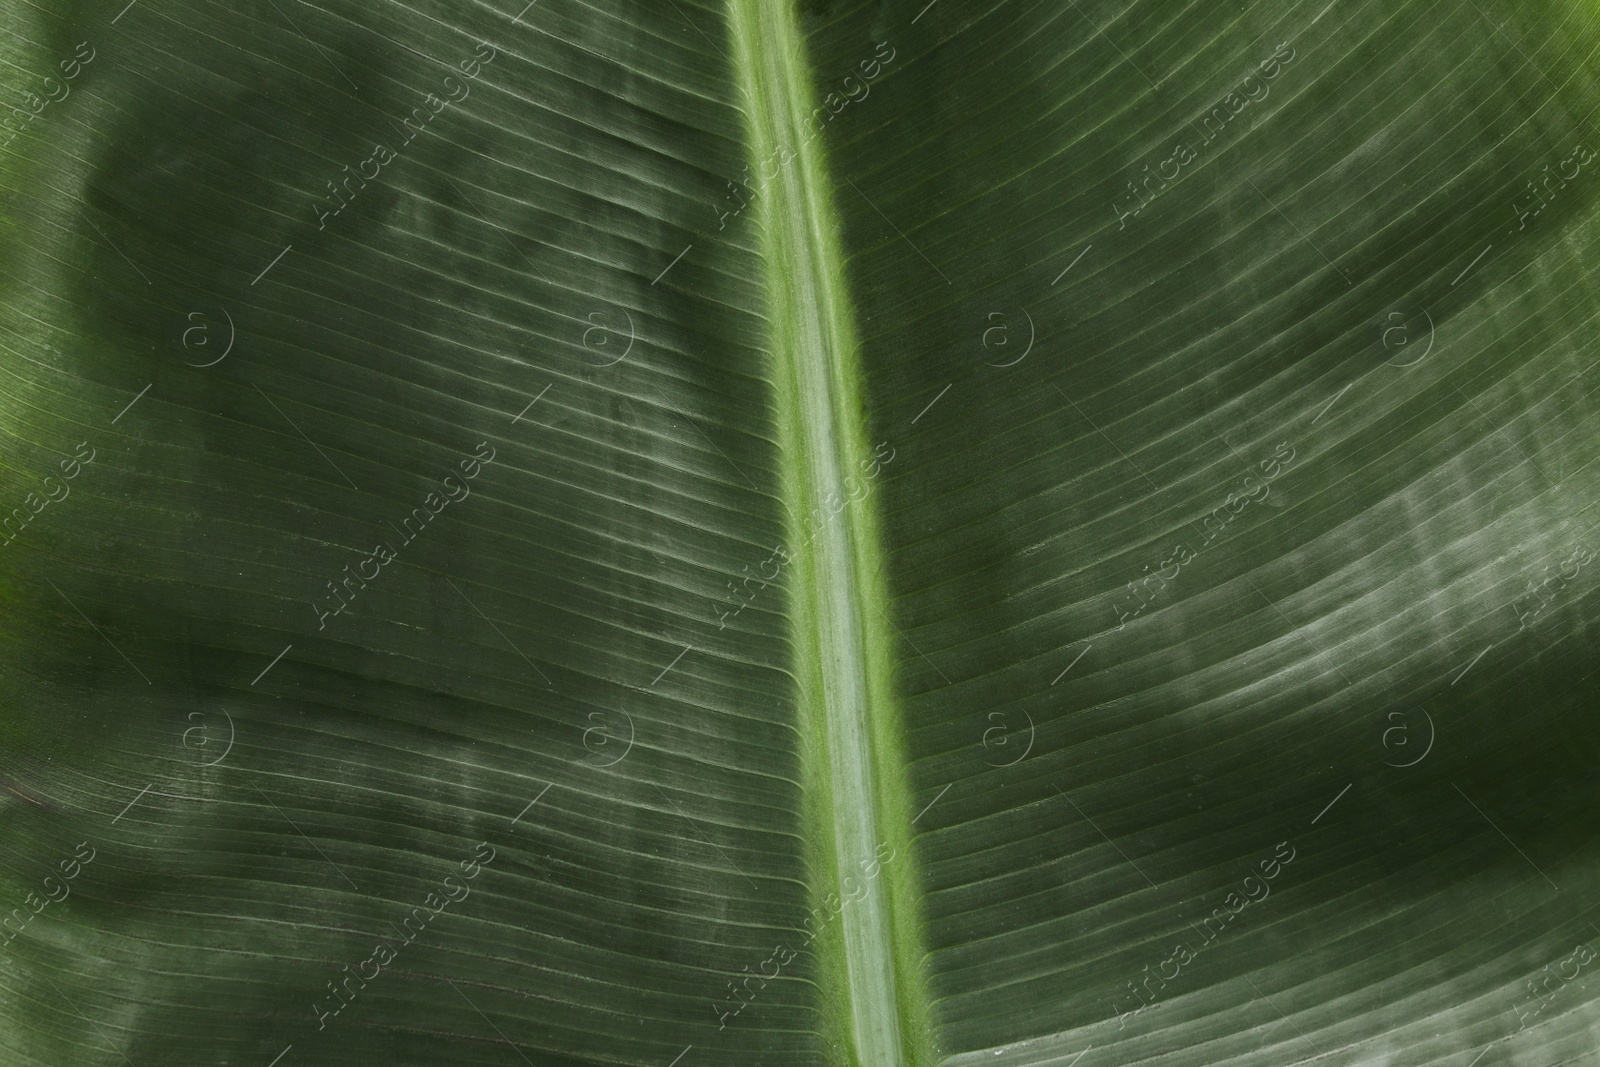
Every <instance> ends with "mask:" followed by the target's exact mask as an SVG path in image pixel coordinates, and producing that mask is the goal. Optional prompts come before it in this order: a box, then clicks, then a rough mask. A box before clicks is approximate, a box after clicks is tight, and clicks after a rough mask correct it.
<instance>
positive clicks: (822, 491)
mask: <svg viewBox="0 0 1600 1067" xmlns="http://www.w3.org/2000/svg"><path fill="white" fill-rule="evenodd" d="M730 21H731V28H732V38H733V44H734V49H735V53H734V64H735V68H736V71H737V76H738V78H739V80H740V83H741V87H742V89H743V91H744V94H745V97H746V111H747V115H748V125H749V133H750V141H751V155H752V157H753V159H752V165H751V170H752V171H753V172H754V173H756V174H757V175H759V177H760V178H761V179H765V178H766V177H767V175H768V174H770V173H771V172H772V170H773V169H774V168H776V169H777V171H778V173H777V176H776V177H775V178H773V179H772V180H770V181H766V182H765V184H764V185H763V186H761V187H760V189H759V196H760V200H759V202H758V205H757V206H758V211H757V218H758V220H759V224H760V225H761V227H762V230H763V232H762V241H761V249H762V253H763V256H764V259H765V265H766V275H767V290H768V315H769V318H770V322H771V329H772V335H771V347H772V352H773V357H774V371H775V375H774V377H775V379H776V386H777V388H776V392H777V408H778V410H777V415H778V420H779V423H780V426H781V434H782V437H781V440H782V445H783V453H784V468H785V470H784V483H785V484H784V491H785V495H786V498H787V499H788V501H789V503H790V505H791V508H792V514H791V521H790V531H791V543H792V544H794V545H797V546H804V547H802V548H800V550H799V558H798V560H797V562H796V565H795V567H794V570H793V571H792V572H791V573H792V582H791V589H792V603H791V610H792V615H793V619H794V646H795V662H796V673H797V681H798V688H799V698H800V709H801V714H802V716H803V720H802V721H803V722H804V723H805V725H806V728H807V729H806V734H807V736H808V737H809V738H810V739H811V749H812V750H811V751H809V752H808V753H807V759H806V760H805V776H806V778H805V785H806V790H807V797H808V804H809V811H808V821H809V822H810V823H811V825H812V827H813V828H814V829H815V830H816V831H817V834H818V837H819V838H820V839H821V840H823V841H824V842H826V843H827V844H825V845H823V846H822V847H821V848H819V849H818V851H817V852H816V853H815V854H814V857H813V859H814V864H813V866H814V869H813V871H812V881H813V886H812V888H813V892H814V894H815V896H816V897H817V899H818V900H819V901H825V900H826V898H827V896H828V894H829V893H837V894H839V896H840V897H844V896H845V895H847V894H857V895H861V894H864V895H861V896H860V899H858V900H855V901H853V902H851V903H848V904H845V905H844V906H843V908H842V910H840V911H839V912H838V914H837V917H836V918H833V919H832V920H831V921H830V922H829V925H828V928H827V935H826V936H824V937H823V938H820V939H819V941H818V943H817V945H816V950H817V953H818V962H819V969H820V972H821V973H820V975H819V980H820V981H821V982H822V992H823V994H824V1003H825V1006H826V1009H825V1010H826V1011H827V1016H828V1025H829V1028H830V1030H833V1031H835V1032H834V1033H833V1034H832V1035H830V1036H831V1037H832V1038H833V1039H834V1040H835V1041H837V1043H838V1045H839V1046H843V1047H844V1048H845V1049H847V1050H848V1053H847V1055H848V1058H849V1061H850V1062H852V1063H855V1064H857V1065H859V1067H903V1065H908V1064H922V1063H928V1062H931V1061H932V1058H933V1057H932V1055H931V1045H930V1036H929V1033H928V1026H927V1023H926V1011H925V997H924V995H923V991H922V987H921V983H920V980H919V977H918V975H917V964H918V963H919V962H920V952H919V950H918V948H917V943H918V941H919V940H920V939H919V937H918V936H917V935H918V924H917V923H916V921H915V918H914V915H913V911H914V907H913V899H912V887H911V883H910V881H909V875H910V865H911V857H910V848H909V834H910V826H909V821H908V819H907V817H906V816H907V806H908V804H909V800H910V796H909V789H908V786H907V784H906V780H905V763H904V759H903V757H902V755H901V753H900V752H899V751H898V748H899V746H898V743H897V740H896V739H897V737H898V732H897V728H896V723H897V711H896V709H895V707H894V705H893V699H894V698H893V688H892V686H891V684H890V679H891V659H890V645H889V642H888V640H887V635H886V634H885V633H884V628H885V624H886V622H887V619H886V616H883V615H882V614H881V612H883V611H885V610H886V609H887V607H888V600H887V595H886V592H885V589H884V586H883V583H882V579H881V573H882V569H883V568H882V552H881V548H880V544H879V538H878V534H877V526H876V522H875V520H874V512H873V511H872V505H873V504H874V503H875V502H874V501H873V500H872V499H871V497H868V498H866V499H864V500H862V501H861V502H859V503H851V504H848V505H845V506H844V508H843V510H842V511H841V512H840V513H839V514H837V515H835V516H831V517H830V512H831V511H832V510H833V505H832V502H838V501H845V500H849V499H850V497H851V495H852V492H851V490H852V489H854V490H855V493H856V494H860V492H861V486H862V484H863V481H864V480H865V478H866V475H865V474H864V471H865V469H866V467H867V462H866V461H868V460H869V458H870V457H871V456H872V451H871V450H870V449H869V448H868V447H867V441H866V435H865V428H864V425H863V411H864V409H863V407H862V404H861V399H860V390H859V387H858V385H857V379H858V371H857V368H856V365H855V362H856V337H855V329H854V322H853V318H852V309H851V307H850V303H849V299H848V295H847V292H846V288H845V282H844V271H843V263H844V260H843V255H842V252H841V250H840V245H839V239H838V236H837V233H836V227H837V220H836V217H835V215H834V210H833V199H832V195H831V191H830V186H829V183H828V178H827V168H826V166H825V163H824V158H823V152H822V142H821V139H820V138H818V139H816V140H813V141H811V142H809V143H807V140H806V137H807V134H806V132H805V122H806V118H807V115H808V114H809V113H810V111H811V109H812V108H813V107H815V106H816V103H815V100H814V98H813V90H812V86H811V79H810V71H809V69H808V67H807V63H806V58H805V56H806V50H805V40H804V38H803V37H802V36H801V33H800V29H799V27H798V25H797V24H796V22H795V15H794V12H793V0H730ZM863 58H868V57H863ZM791 153H792V155H793V159H792V160H790V161H788V162H787V163H785V162H783V161H784V159H785V158H786V157H787V156H788V155H789V154H791ZM847 480H848V484H847ZM874 491H875V490H874ZM819 515H820V521H819V519H818V516H819ZM880 843H881V844H884V845H886V846H888V847H892V848H893V849H894V850H895V856H894V859H893V860H892V861H891V862H889V863H888V864H887V865H885V866H882V867H881V868H880V866H879V864H878V857H879V852H878V848H879V845H880ZM831 910H832V909H830V908H827V907H826V906H825V907H824V912H823V914H824V915H828V914H829V913H830V912H831ZM830 1043H831V1042H830Z"/></svg>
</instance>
